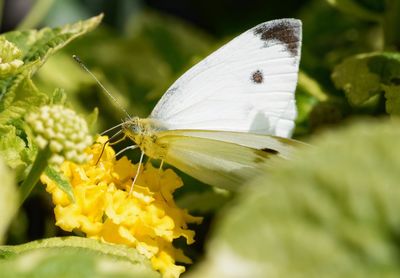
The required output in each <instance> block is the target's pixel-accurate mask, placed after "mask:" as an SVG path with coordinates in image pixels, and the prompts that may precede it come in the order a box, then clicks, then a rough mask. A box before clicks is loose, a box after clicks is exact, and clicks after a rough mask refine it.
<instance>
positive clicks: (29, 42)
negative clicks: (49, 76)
mask: <svg viewBox="0 0 400 278" xmlns="http://www.w3.org/2000/svg"><path fill="white" fill-rule="evenodd" d="M101 19H102V15H99V16H96V17H93V18H90V19H88V20H86V21H81V22H78V23H75V24H71V25H66V26H63V27H60V28H54V29H51V28H43V29H41V30H39V31H37V30H28V31H13V32H9V33H6V34H3V35H2V36H4V37H5V38H6V39H7V40H8V41H10V42H12V43H14V44H15V45H16V46H17V47H18V48H19V49H20V50H21V51H22V53H23V55H22V60H23V62H24V66H23V70H22V71H21V72H20V73H19V74H17V75H15V76H11V77H8V78H4V79H2V80H0V111H2V110H4V109H5V108H7V107H8V106H9V105H10V104H11V103H12V101H13V99H14V98H15V97H16V94H15V90H16V88H17V86H18V85H19V84H20V83H21V82H22V81H23V80H24V79H25V78H26V77H29V76H32V75H33V74H34V73H35V72H36V71H37V70H38V69H39V68H40V67H41V66H42V65H43V64H44V63H45V62H46V60H47V58H48V57H49V56H50V55H52V54H53V53H55V52H56V51H57V50H59V49H61V48H62V47H64V46H65V45H66V44H68V43H69V42H71V41H72V40H74V39H76V38H77V37H79V36H82V35H84V34H85V33H87V32H89V31H91V30H92V29H94V28H95V27H96V26H97V25H98V24H99V23H100V21H101Z"/></svg>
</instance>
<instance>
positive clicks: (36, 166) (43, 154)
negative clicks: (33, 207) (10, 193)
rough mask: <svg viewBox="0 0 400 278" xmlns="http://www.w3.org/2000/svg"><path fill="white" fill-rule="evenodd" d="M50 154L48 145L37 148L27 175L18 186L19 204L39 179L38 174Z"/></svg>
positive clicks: (46, 162) (43, 168)
mask: <svg viewBox="0 0 400 278" xmlns="http://www.w3.org/2000/svg"><path fill="white" fill-rule="evenodd" d="M51 155H52V152H51V151H50V148H49V146H46V147H45V148H44V149H43V150H39V152H38V154H37V156H36V158H35V161H34V162H33V165H32V168H31V170H30V172H29V174H28V176H27V177H26V179H25V180H24V182H23V183H22V185H21V187H20V188H19V192H20V204H21V205H22V203H23V202H24V201H25V200H26V198H27V197H28V196H29V194H30V193H31V191H32V189H33V188H34V187H35V185H36V184H37V182H38V181H39V178H40V175H41V174H42V173H43V171H44V170H45V169H46V167H47V164H48V161H49V159H50V157H51Z"/></svg>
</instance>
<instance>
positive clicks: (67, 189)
mask: <svg viewBox="0 0 400 278" xmlns="http://www.w3.org/2000/svg"><path fill="white" fill-rule="evenodd" d="M44 173H45V174H46V176H48V177H49V178H50V179H51V180H52V181H54V182H55V183H56V184H57V186H58V187H59V188H60V189H61V190H62V191H64V193H65V194H67V195H68V198H69V200H70V201H71V202H75V197H74V191H73V190H72V186H71V184H70V183H69V182H68V180H66V179H65V178H64V177H63V176H62V175H61V174H60V173H59V172H58V171H57V170H55V169H54V168H52V167H50V166H49V167H47V168H46V170H45V172H44Z"/></svg>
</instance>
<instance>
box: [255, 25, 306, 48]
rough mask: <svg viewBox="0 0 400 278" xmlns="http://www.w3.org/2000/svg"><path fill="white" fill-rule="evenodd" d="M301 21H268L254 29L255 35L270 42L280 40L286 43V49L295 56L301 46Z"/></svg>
mask: <svg viewBox="0 0 400 278" xmlns="http://www.w3.org/2000/svg"><path fill="white" fill-rule="evenodd" d="M300 34H301V23H300V21H296V20H274V21H272V22H266V23H263V24H261V25H259V26H257V27H256V28H255V29H254V35H256V36H260V38H261V40H263V41H265V42H269V41H271V40H278V41H280V42H282V43H284V44H285V45H286V49H287V50H288V51H290V53H291V54H292V55H293V56H295V55H297V53H298V48H299V46H300V40H301V38H300Z"/></svg>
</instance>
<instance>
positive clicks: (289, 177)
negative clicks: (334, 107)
mask: <svg viewBox="0 0 400 278" xmlns="http://www.w3.org/2000/svg"><path fill="white" fill-rule="evenodd" d="M399 138H400V122H399V121H388V120H386V121H381V122H378V121H376V120H375V121H373V120H371V119H368V120H366V121H364V122H362V123H358V124H354V125H352V126H350V127H348V128H346V129H342V130H340V131H335V132H330V133H327V134H325V135H323V136H320V137H317V138H315V139H314V140H313V141H312V142H313V146H312V147H311V148H305V149H302V150H298V152H297V154H296V156H295V158H294V159H293V160H291V161H283V160H280V161H276V162H277V164H276V167H275V168H274V169H271V170H270V171H269V173H266V174H265V176H263V177H260V178H258V179H256V180H254V181H253V182H252V183H251V184H249V185H248V186H244V187H243V189H244V190H243V192H241V193H242V194H241V195H240V196H239V198H238V199H237V200H235V202H234V203H233V204H232V205H231V207H230V209H227V210H226V211H225V212H224V213H223V214H221V215H219V218H218V219H216V221H214V223H215V224H216V227H214V235H213V236H212V238H211V240H210V241H209V243H208V248H207V249H208V252H207V256H206V259H205V261H203V262H202V263H201V264H200V265H198V268H197V269H196V271H195V272H194V273H192V276H190V275H189V277H400V265H399V263H398V254H399V249H400V247H399V245H398V239H399V235H400V218H399V211H400V187H399V180H400V171H399V170H398V169H400V141H399Z"/></svg>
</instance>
